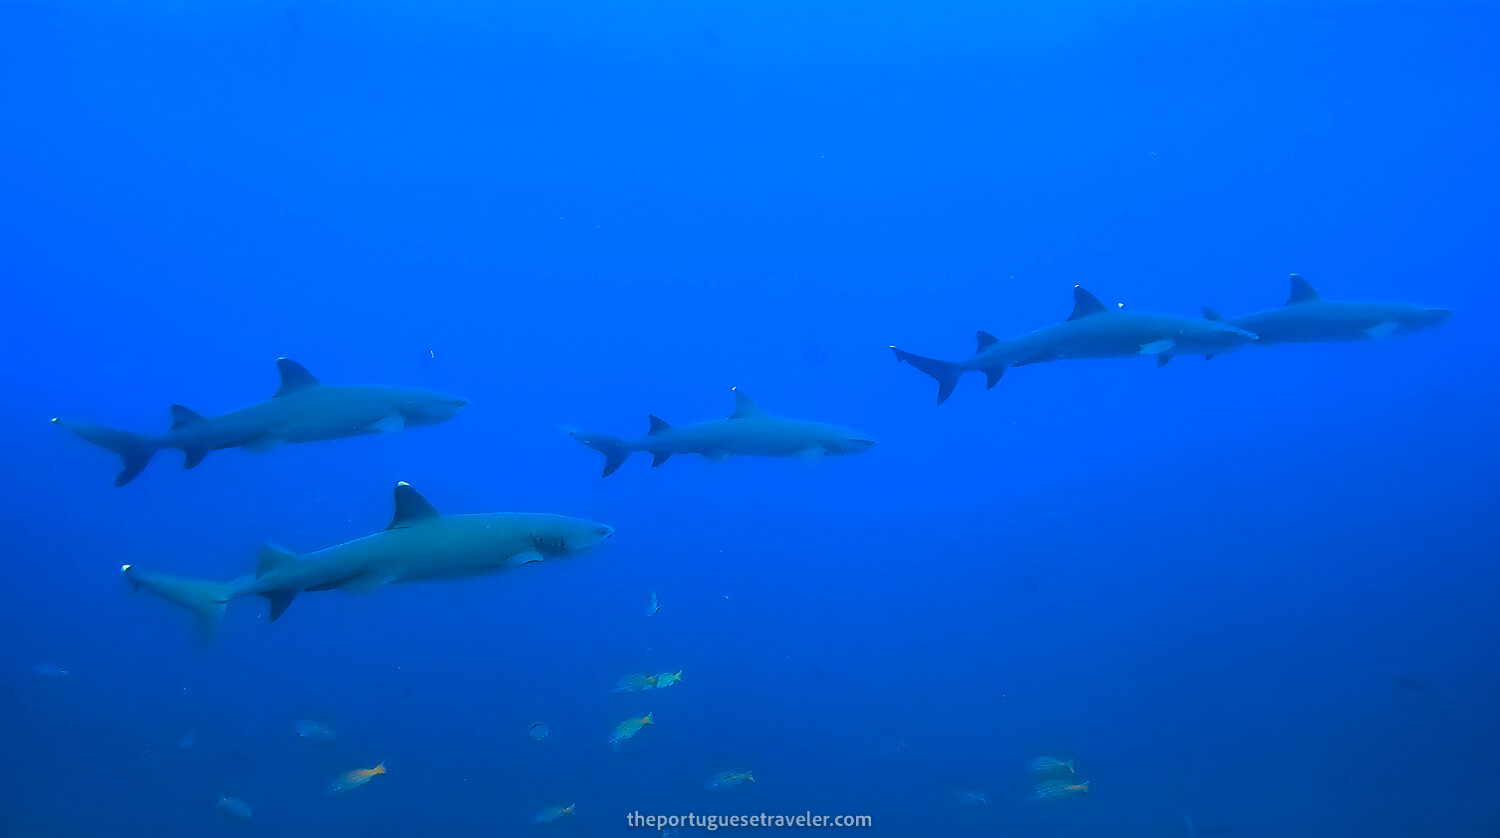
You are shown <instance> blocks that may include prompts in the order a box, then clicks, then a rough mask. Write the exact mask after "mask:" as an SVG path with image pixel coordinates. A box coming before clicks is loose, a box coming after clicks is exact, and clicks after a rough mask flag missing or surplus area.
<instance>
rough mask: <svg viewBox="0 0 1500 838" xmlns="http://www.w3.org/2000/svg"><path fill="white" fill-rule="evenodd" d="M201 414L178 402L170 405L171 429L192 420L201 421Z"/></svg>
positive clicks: (189, 422)
mask: <svg viewBox="0 0 1500 838" xmlns="http://www.w3.org/2000/svg"><path fill="white" fill-rule="evenodd" d="M202 421H203V416H202V415H201V414H199V413H198V412H197V411H196V410H192V409H190V408H186V407H183V406H182V405H180V404H174V405H172V430H174V431H175V430H177V429H178V428H180V427H182V426H183V425H191V424H193V423H194V422H202Z"/></svg>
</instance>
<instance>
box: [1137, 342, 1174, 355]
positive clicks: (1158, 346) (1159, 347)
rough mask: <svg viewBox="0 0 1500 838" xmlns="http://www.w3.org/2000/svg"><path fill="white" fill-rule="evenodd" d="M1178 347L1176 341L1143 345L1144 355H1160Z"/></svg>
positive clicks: (1142, 351) (1142, 352)
mask: <svg viewBox="0 0 1500 838" xmlns="http://www.w3.org/2000/svg"><path fill="white" fill-rule="evenodd" d="M1176 345H1177V341H1175V340H1153V341H1151V342H1150V343H1146V344H1142V345H1141V354H1142V355H1160V354H1161V353H1163V352H1166V351H1167V350H1169V349H1171V348H1172V347H1174V346H1176Z"/></svg>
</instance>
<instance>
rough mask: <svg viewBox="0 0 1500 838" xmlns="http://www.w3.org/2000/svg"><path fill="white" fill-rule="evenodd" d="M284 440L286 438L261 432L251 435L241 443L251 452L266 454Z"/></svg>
mask: <svg viewBox="0 0 1500 838" xmlns="http://www.w3.org/2000/svg"><path fill="white" fill-rule="evenodd" d="M283 442H286V440H284V439H282V438H281V437H279V436H271V435H270V434H261V435H260V436H257V437H251V438H250V439H247V440H245V441H244V442H242V443H240V447H241V448H243V449H245V450H246V451H249V452H250V453H251V454H265V453H267V452H269V451H271V450H273V449H274V448H276V446H278V445H280V444H281V443H283Z"/></svg>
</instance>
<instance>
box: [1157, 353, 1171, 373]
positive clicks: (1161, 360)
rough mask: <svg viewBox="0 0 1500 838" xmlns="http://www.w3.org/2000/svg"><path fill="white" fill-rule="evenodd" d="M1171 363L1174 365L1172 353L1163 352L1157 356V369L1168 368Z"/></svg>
mask: <svg viewBox="0 0 1500 838" xmlns="http://www.w3.org/2000/svg"><path fill="white" fill-rule="evenodd" d="M1170 363H1172V353H1170V352H1163V353H1161V354H1160V355H1157V356H1156V368H1157V369H1161V368H1162V367H1164V366H1166V365H1167V364H1170Z"/></svg>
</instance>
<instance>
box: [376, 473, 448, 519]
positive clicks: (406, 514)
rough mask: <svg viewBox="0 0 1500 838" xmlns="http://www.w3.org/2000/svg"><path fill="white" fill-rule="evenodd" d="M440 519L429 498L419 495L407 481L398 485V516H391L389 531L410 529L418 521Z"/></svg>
mask: <svg viewBox="0 0 1500 838" xmlns="http://www.w3.org/2000/svg"><path fill="white" fill-rule="evenodd" d="M436 517H438V511H437V509H436V508H435V507H433V505H432V504H430V503H428V502H427V498H424V497H422V496H421V495H420V494H418V493H417V490H416V489H413V488H412V487H411V484H410V483H407V482H406V481H405V480H403V481H401V482H400V483H397V484H396V514H395V515H393V516H391V524H390V526H388V527H386V529H388V530H398V529H401V528H402V527H409V526H411V525H412V524H415V523H417V522H418V521H424V520H426V519H428V518H436Z"/></svg>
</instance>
